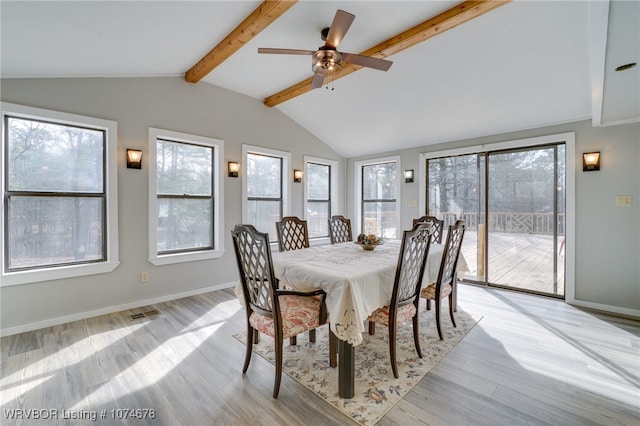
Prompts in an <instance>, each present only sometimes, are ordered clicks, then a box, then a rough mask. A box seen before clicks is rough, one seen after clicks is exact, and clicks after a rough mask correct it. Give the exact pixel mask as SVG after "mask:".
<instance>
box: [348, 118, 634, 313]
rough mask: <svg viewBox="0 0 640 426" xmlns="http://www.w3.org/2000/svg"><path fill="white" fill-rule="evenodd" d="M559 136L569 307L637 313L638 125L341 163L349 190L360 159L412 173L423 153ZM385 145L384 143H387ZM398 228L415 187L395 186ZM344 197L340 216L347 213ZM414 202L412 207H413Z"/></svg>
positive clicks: (581, 127)
mask: <svg viewBox="0 0 640 426" xmlns="http://www.w3.org/2000/svg"><path fill="white" fill-rule="evenodd" d="M564 132H575V133H576V152H575V155H576V158H575V163H576V170H575V178H576V179H575V181H576V193H575V199H576V205H575V208H576V224H575V225H576V226H575V231H576V241H575V274H574V276H575V302H574V303H575V304H576V305H581V306H586V307H591V308H595V309H601V310H606V311H611V312H617V313H621V314H628V315H634V316H640V124H638V123H634V124H623V125H618V126H612V127H595V128H594V127H592V126H591V121H580V122H576V123H569V124H563V125H558V126H552V127H545V128H539V129H533V130H527V131H521V132H513V133H508V134H501V135H494V136H487V137H482V138H474V139H467V140H463V141H455V142H449V143H443V144H437V145H428V146H422V147H417V148H413V149H406V150H402V151H389V152H386V153H383V154H376V155H371V156H365V157H358V158H351V159H349V160H348V162H347V170H348V173H349V179H348V181H347V187H348V188H349V189H350V190H351V188H353V186H354V185H353V178H352V174H353V172H352V168H353V164H354V163H355V162H356V161H360V160H363V159H367V158H378V157H388V156H390V155H400V156H401V163H402V170H406V169H414V170H415V171H416V173H417V171H418V170H419V164H418V161H419V156H420V153H423V152H433V151H440V150H445V149H454V148H462V147H467V146H474V145H481V144H490V143H495V142H503V141H512V140H517V139H524V138H532V137H537V136H544V135H551V134H557V133H564ZM392 143H393V141H390V142H389V144H390V145H392ZM589 151H600V152H601V159H602V160H601V169H600V171H599V172H588V173H585V172H583V171H582V153H583V152H589ZM622 194H624V195H631V196H632V197H633V205H632V206H631V207H616V205H615V196H616V195H622ZM401 196H402V201H401V202H402V225H403V226H404V227H405V228H408V227H409V226H410V225H411V219H412V218H414V217H418V216H420V215H421V214H424V212H419V211H418V207H417V201H418V198H419V194H418V184H417V183H404V181H403V182H402V194H401ZM354 199H355V197H347V201H348V203H347V213H348V214H349V215H351V216H353V214H354V205H353V200H354ZM412 202H415V205H416V207H413V206H412V205H413V203H412Z"/></svg>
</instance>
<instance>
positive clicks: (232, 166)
mask: <svg viewBox="0 0 640 426" xmlns="http://www.w3.org/2000/svg"><path fill="white" fill-rule="evenodd" d="M228 167H229V177H238V172H239V171H240V164H239V163H236V162H235V161H229V164H228Z"/></svg>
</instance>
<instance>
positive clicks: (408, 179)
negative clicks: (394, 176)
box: [404, 170, 413, 183]
mask: <svg viewBox="0 0 640 426" xmlns="http://www.w3.org/2000/svg"><path fill="white" fill-rule="evenodd" d="M404 182H405V183H413V170H405V171H404Z"/></svg>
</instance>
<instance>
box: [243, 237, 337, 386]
mask: <svg viewBox="0 0 640 426" xmlns="http://www.w3.org/2000/svg"><path fill="white" fill-rule="evenodd" d="M231 236H232V239H233V248H234V250H235V253H236V261H237V263H238V271H239V273H240V281H241V282H242V292H243V294H244V305H245V308H246V314H247V315H246V316H247V352H246V354H245V360H244V367H243V368H242V374H245V373H246V372H247V369H248V368H249V362H250V361H251V354H252V352H253V342H254V336H256V335H257V333H265V334H267V335H269V336H272V337H273V340H274V351H275V358H276V361H275V367H276V377H275V383H274V386H273V397H274V398H277V397H278V392H279V390H280V381H281V377H282V346H283V341H284V339H286V338H287V337H292V336H296V335H297V334H300V333H303V332H305V331H307V330H315V329H316V328H317V327H319V326H321V325H323V324H328V323H327V306H326V296H327V295H326V293H325V292H324V291H323V290H316V291H310V292H300V291H293V290H283V289H280V288H279V287H278V284H279V283H278V279H277V278H276V277H275V275H274V272H273V261H272V258H271V248H270V246H269V234H267V233H262V232H259V231H258V230H256V228H255V227H253V225H236V226H235V228H234V229H233V230H232V231H231ZM329 341H330V347H329V357H330V364H331V365H332V366H335V364H336V361H335V357H336V355H335V353H336V351H335V348H334V347H333V343H334V342H335V340H334V339H332V338H330V340H329Z"/></svg>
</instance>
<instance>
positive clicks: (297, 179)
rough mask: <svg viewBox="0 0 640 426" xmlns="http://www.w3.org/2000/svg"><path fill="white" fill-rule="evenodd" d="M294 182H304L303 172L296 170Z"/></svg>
mask: <svg viewBox="0 0 640 426" xmlns="http://www.w3.org/2000/svg"><path fill="white" fill-rule="evenodd" d="M293 181H294V182H302V170H294V171H293Z"/></svg>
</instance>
